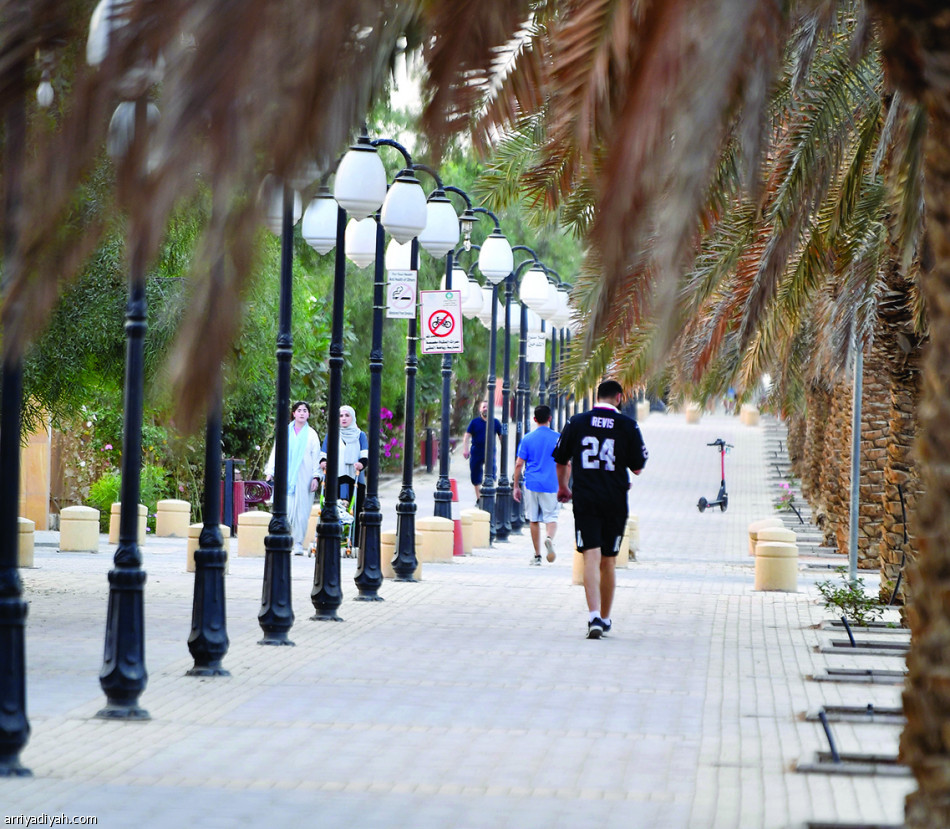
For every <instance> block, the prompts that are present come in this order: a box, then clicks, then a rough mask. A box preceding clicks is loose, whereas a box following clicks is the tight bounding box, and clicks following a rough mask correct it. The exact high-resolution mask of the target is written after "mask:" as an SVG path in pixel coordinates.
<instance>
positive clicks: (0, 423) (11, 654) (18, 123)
mask: <svg viewBox="0 0 950 829" xmlns="http://www.w3.org/2000/svg"><path fill="white" fill-rule="evenodd" d="M26 8H27V7H26V6H25V5H24V4H22V3H19V4H15V5H13V6H12V7H11V8H10V16H9V17H8V18H7V20H6V24H7V25H8V26H12V27H13V28H14V29H15V28H16V26H17V25H18V24H19V25H22V26H24V31H25V30H26V24H27V19H26V18H27V15H28V14H29V12H28V11H26ZM17 18H21V19H17ZM27 59H28V58H27V57H26V56H25V55H21V56H20V59H13V60H11V61H10V63H9V65H8V67H7V70H6V72H7V80H8V81H9V83H10V88H11V89H22V88H23V81H24V79H25V77H26V70H27V67H26V60H27ZM4 126H5V130H4V145H3V178H4V183H5V188H4V189H5V191H6V192H5V196H6V199H5V202H4V204H3V215H2V220H3V229H4V230H3V286H2V287H3V294H4V297H5V298H9V287H10V283H11V280H12V279H13V275H14V273H13V272H14V270H15V269H16V267H17V264H16V263H17V262H18V261H19V258H20V257H19V247H20V238H19V230H20V228H19V223H18V222H17V218H16V214H17V208H18V205H19V203H20V201H21V199H22V197H23V159H24V158H25V155H26V102H25V101H24V99H23V96H22V95H18V96H16V97H14V98H13V99H12V100H11V101H10V103H9V105H8V107H7V112H6V119H5V124H4ZM13 311H14V308H13V307H12V303H10V302H5V303H4V304H3V311H2V315H3V330H4V331H5V332H8V334H9V332H10V330H11V325H10V321H11V315H12V313H13ZM12 339H13V338H12V337H10V336H6V337H4V338H3V369H2V381H0V382H2V398H0V399H2V402H3V407H2V409H0V468H2V469H3V470H4V474H3V475H2V476H0V533H2V539H0V584H2V585H4V588H3V589H2V590H0V665H2V666H3V668H2V669H0V712H2V715H0V777H28V776H30V775H31V774H32V772H31V771H30V770H29V769H28V768H26V767H25V766H23V765H21V763H20V751H22V749H23V747H24V746H25V745H26V743H27V741H28V740H29V738H30V721H29V720H28V719H27V716H26V616H27V607H28V606H27V603H26V602H25V601H23V583H22V581H21V580H20V571H19V560H18V554H17V546H18V540H17V539H18V537H19V528H18V524H19V522H18V521H17V517H18V510H19V502H20V415H21V408H22V405H23V367H22V360H21V359H20V357H19V356H17V355H16V348H15V343H14V342H13V341H12Z"/></svg>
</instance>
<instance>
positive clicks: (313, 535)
mask: <svg viewBox="0 0 950 829" xmlns="http://www.w3.org/2000/svg"><path fill="white" fill-rule="evenodd" d="M319 523H320V502H319V501H314V502H313V506H312V507H310V518H308V519H307V534H306V536H304V540H303V546H304V548H305V549H306V550H307V552H308V553H313V554H314V555H316V553H317V524H319ZM343 532H344V534H345V533H346V527H344V528H343ZM340 543H341V544H342V545H343V546H344V547H345V546H346V542H345V541H344V539H342V538H341V539H340Z"/></svg>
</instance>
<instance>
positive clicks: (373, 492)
mask: <svg viewBox="0 0 950 829" xmlns="http://www.w3.org/2000/svg"><path fill="white" fill-rule="evenodd" d="M385 236H386V234H385V231H384V230H383V226H382V225H381V224H380V223H379V214H378V213H377V214H376V216H374V217H373V218H367V219H361V220H359V221H358V222H357V220H356V219H350V223H349V224H348V225H347V228H346V256H347V258H348V259H349V260H350V261H351V262H353V263H354V264H355V265H356V266H357V267H359V268H364V267H366V266H367V265H369V264H370V263H373V265H374V267H373V333H372V345H371V347H370V354H369V370H370V391H369V411H370V414H369V423H368V425H367V429H369V432H368V434H369V436H370V438H369V460H368V463H367V469H366V496H365V498H364V500H363V511H362V512H361V513H360V537H359V539H358V540H357V543H358V544H359V558H358V560H357V564H356V576H355V577H354V579H353V581H354V582H355V584H356V588H357V590H358V591H359V595H357V596H356V601H358V602H381V601H383V597H382V596H380V595H379V592H378V591H379V588H380V587H381V586H382V583H383V572H382V569H381V567H380V532H381V526H382V523H383V515H382V511H381V510H380V504H379V428H380V427H379V423H380V406H381V405H382V403H381V393H382V387H381V382H380V378H381V376H382V371H383V292H384V288H385V284H384V276H385V274H384V272H383V256H384V254H383V245H384V244H385V241H386V239H385Z"/></svg>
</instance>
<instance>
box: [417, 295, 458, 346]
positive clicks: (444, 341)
mask: <svg viewBox="0 0 950 829" xmlns="http://www.w3.org/2000/svg"><path fill="white" fill-rule="evenodd" d="M419 296H420V298H421V300H422V303H421V304H422V315H421V322H422V353H423V354H461V353H462V351H463V348H462V293H461V291H420V292H419Z"/></svg>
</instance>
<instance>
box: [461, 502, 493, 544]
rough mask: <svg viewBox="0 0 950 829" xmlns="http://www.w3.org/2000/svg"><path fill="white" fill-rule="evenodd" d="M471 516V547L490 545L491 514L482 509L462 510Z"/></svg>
mask: <svg viewBox="0 0 950 829" xmlns="http://www.w3.org/2000/svg"><path fill="white" fill-rule="evenodd" d="M465 513H468V514H469V515H471V516H472V547H489V546H491V525H490V523H489V521H490V519H491V516H490V515H489V514H488V512H486V511H485V510H483V509H467V510H464V511H463V512H462V514H463V515H464V514H465Z"/></svg>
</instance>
